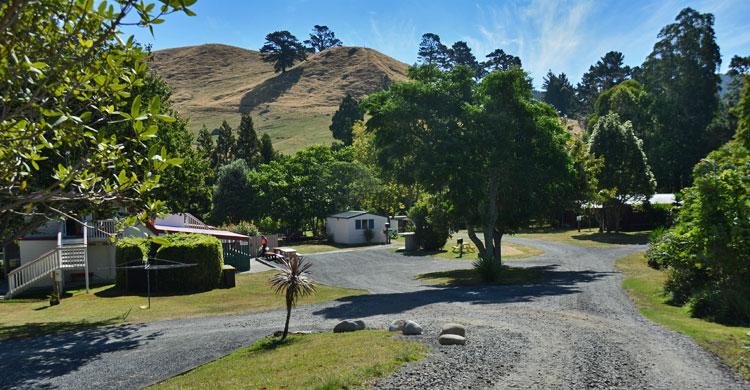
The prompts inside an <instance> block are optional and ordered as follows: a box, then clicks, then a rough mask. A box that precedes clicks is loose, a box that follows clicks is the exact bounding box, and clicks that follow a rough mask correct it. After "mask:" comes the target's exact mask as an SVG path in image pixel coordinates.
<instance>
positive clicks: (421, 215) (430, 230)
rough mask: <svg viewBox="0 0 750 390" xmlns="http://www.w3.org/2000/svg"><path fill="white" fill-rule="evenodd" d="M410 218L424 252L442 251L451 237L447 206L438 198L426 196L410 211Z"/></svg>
mask: <svg viewBox="0 0 750 390" xmlns="http://www.w3.org/2000/svg"><path fill="white" fill-rule="evenodd" d="M409 218H410V219H411V220H412V222H414V231H415V232H416V234H417V241H418V242H419V246H420V247H422V249H424V250H428V251H433V250H440V249H442V248H443V247H444V246H445V243H446V242H447V241H448V236H449V235H450V227H449V224H448V210H447V206H446V205H445V204H443V203H441V202H439V201H438V199H437V197H431V196H425V197H423V198H422V199H420V200H419V201H418V202H417V203H415V204H414V206H412V208H411V209H409Z"/></svg>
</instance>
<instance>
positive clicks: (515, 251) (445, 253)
mask: <svg viewBox="0 0 750 390" xmlns="http://www.w3.org/2000/svg"><path fill="white" fill-rule="evenodd" d="M480 237H481V236H480ZM399 238H401V237H399ZM459 238H462V239H463V240H464V243H465V244H466V243H468V244H471V245H472V246H474V244H473V243H472V242H471V240H470V239H469V235H468V234H467V233H466V230H461V231H459V232H456V233H453V234H452V235H451V237H450V238H449V239H448V241H447V242H446V243H445V245H444V246H443V249H441V250H439V251H423V250H420V251H417V252H410V253H404V255H406V256H432V257H437V258H440V259H447V260H469V261H474V260H476V259H477V252H476V250H475V251H474V252H464V254H463V256H462V257H458V252H454V251H453V247H454V246H457V245H458V244H457V241H456V240H458V239H459ZM402 240H403V239H402ZM500 251H501V254H502V258H503V260H514V259H523V258H527V257H532V256H539V255H542V254H544V251H543V250H541V249H539V248H534V247H532V246H528V245H521V244H517V243H512V244H510V243H507V242H503V243H502V246H501V247H500Z"/></svg>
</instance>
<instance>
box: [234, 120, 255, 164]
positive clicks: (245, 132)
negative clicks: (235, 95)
mask: <svg viewBox="0 0 750 390" xmlns="http://www.w3.org/2000/svg"><path fill="white" fill-rule="evenodd" d="M234 154H235V157H236V158H241V159H243V160H245V162H246V163H247V165H249V166H250V167H255V166H256V165H258V164H259V163H260V162H261V161H260V160H261V156H260V140H258V133H256V132H255V127H254V126H253V117H252V116H250V113H249V112H248V113H243V114H242V118H241V119H240V127H239V128H237V145H236V147H235V153H234Z"/></svg>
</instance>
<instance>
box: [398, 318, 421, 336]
mask: <svg viewBox="0 0 750 390" xmlns="http://www.w3.org/2000/svg"><path fill="white" fill-rule="evenodd" d="M401 332H402V333H403V334H405V335H407V336H411V335H418V334H422V326H421V325H419V324H418V323H416V322H414V321H406V323H404V329H403V330H402V331H401Z"/></svg>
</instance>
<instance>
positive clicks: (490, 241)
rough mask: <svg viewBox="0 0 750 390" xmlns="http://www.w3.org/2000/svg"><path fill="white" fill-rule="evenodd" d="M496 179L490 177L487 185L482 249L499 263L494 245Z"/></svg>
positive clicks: (497, 250)
mask: <svg viewBox="0 0 750 390" xmlns="http://www.w3.org/2000/svg"><path fill="white" fill-rule="evenodd" d="M498 185H499V183H498V182H497V177H496V176H491V177H490V180H489V183H487V204H485V205H484V206H485V207H484V210H480V213H481V212H482V211H484V212H483V214H484V226H483V233H484V247H485V249H486V255H487V256H492V259H493V260H496V261H497V262H500V252H499V251H500V248H499V247H497V248H496V245H495V224H496V223H497V214H498V212H497V191H498Z"/></svg>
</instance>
